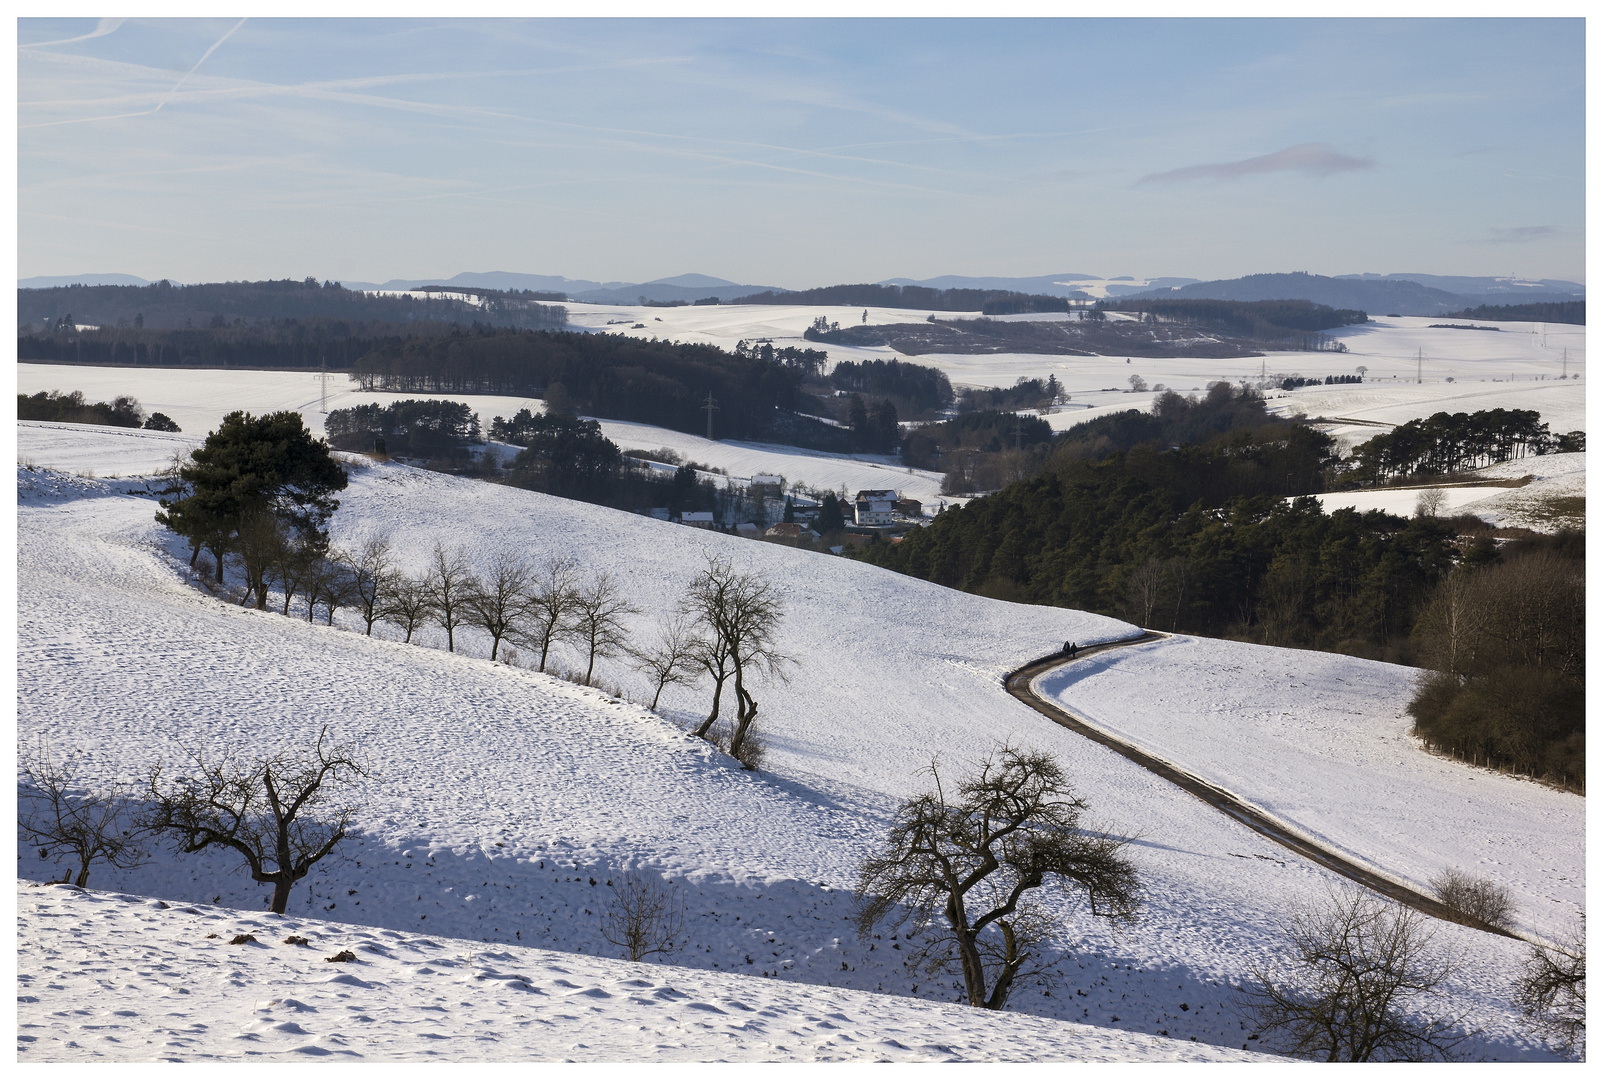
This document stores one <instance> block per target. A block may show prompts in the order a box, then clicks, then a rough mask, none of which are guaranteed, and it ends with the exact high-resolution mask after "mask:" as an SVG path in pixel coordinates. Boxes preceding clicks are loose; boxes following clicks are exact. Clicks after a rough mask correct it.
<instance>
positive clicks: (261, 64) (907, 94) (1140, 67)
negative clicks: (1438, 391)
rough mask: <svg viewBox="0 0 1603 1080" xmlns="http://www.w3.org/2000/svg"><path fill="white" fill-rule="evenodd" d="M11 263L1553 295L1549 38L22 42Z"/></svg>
mask: <svg viewBox="0 0 1603 1080" xmlns="http://www.w3.org/2000/svg"><path fill="white" fill-rule="evenodd" d="M18 35H19V46H20V47H19V52H18V96H19V110H18V127H19V130H18V206H19V210H18V273H19V276H23V277H27V276H33V275H36V274H77V273H91V272H93V273H113V272H116V273H129V274H137V275H139V276H142V277H146V278H159V277H169V278H172V279H174V280H179V281H201V280H219V279H235V278H253V279H254V278H264V277H285V276H293V277H304V276H306V275H308V274H312V275H315V276H317V277H320V278H335V279H342V280H366V281H375V280H377V281H382V280H385V279H387V278H391V277H424V276H431V277H432V276H450V275H452V274H455V273H458V272H460V271H487V270H510V271H518V272H525V273H541V274H563V275H566V276H569V277H576V278H578V277H583V278H593V279H598V280H603V281H607V280H623V281H645V280H649V279H652V278H657V277H664V276H668V275H672V274H679V273H685V272H697V273H705V274H712V275H716V276H719V277H725V278H729V279H732V280H735V281H739V282H742V283H760V284H771V285H778V286H783V287H788V288H804V287H807V286H811V285H821V284H830V283H836V282H843V281H865V280H879V279H883V278H887V277H894V276H905V277H913V278H921V277H931V276H935V275H938V274H972V275H1009V276H1014V275H1016V276H1025V275H1034V274H1045V273H1054V272H1078V273H1089V274H1102V275H1109V276H1111V275H1118V274H1134V275H1147V276H1155V275H1184V276H1190V277H1199V278H1214V277H1233V276H1237V275H1240V274H1247V273H1255V272H1271V271H1286V270H1307V271H1311V272H1314V273H1327V274H1330V273H1356V272H1361V271H1368V272H1378V273H1388V272H1416V273H1434V274H1508V273H1513V274H1519V275H1522V276H1527V277H1560V278H1569V279H1571V280H1584V274H1585V265H1584V263H1585V165H1584V134H1585V130H1584V129H1585V116H1584V99H1585V56H1584V29H1583V24H1582V22H1581V21H1580V20H1578V19H1576V20H1463V21H1430V20H1424V21H1415V20H1384V21H1379V20H1375V21H1371V20H1354V21H1341V20H1334V21H1331V20H1296V21H1261V20H1204V21H1187V20H1105V21H1104V20H1061V21H1056V20H1023V19H1007V20H994V21H988V20H982V21H962V20H930V21H911V20H819V21H791V20H751V21H744V20H743V21H718V20H663V21H647V20H598V21H541V20H537V21H529V22H506V21H499V20H470V21H464V22H451V21H439V22H436V21H421V20H397V21H373V20H327V21H325V20H317V21H301V20H254V19H253V20H249V21H246V22H243V23H241V22H240V21H239V20H237V19H225V20H153V21H142V20H128V21H123V22H115V21H112V20H102V21H101V22H99V23H97V22H96V21H95V20H90V19H42V20H31V19H25V20H21V21H20V22H19V24H18Z"/></svg>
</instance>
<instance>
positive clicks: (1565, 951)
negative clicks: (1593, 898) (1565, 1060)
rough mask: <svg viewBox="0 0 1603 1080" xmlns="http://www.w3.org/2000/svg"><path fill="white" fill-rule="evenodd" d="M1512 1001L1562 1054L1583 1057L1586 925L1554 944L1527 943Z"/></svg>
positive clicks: (1584, 1054)
mask: <svg viewBox="0 0 1603 1080" xmlns="http://www.w3.org/2000/svg"><path fill="white" fill-rule="evenodd" d="M1514 1000H1515V1001H1517V1002H1518V1003H1519V1006H1520V1011H1521V1012H1523V1013H1524V1014H1525V1017H1526V1019H1527V1021H1528V1022H1529V1023H1530V1025H1531V1027H1532V1028H1533V1029H1534V1030H1535V1031H1536V1033H1537V1034H1538V1035H1541V1036H1543V1037H1544V1038H1548V1039H1552V1040H1553V1041H1554V1042H1556V1043H1557V1044H1558V1046H1559V1049H1560V1050H1562V1051H1563V1052H1564V1053H1566V1054H1574V1055H1577V1056H1579V1057H1582V1058H1584V1057H1585V1056H1586V924H1585V923H1584V922H1578V923H1576V924H1575V925H1574V926H1572V927H1571V928H1570V930H1569V933H1567V934H1566V935H1565V938H1564V940H1563V941H1561V942H1559V943H1558V944H1556V945H1547V944H1536V945H1533V946H1531V951H1530V954H1529V955H1528V956H1527V957H1526V959H1525V971H1524V973H1523V974H1522V975H1521V976H1520V978H1519V981H1518V982H1516V983H1515V984H1514Z"/></svg>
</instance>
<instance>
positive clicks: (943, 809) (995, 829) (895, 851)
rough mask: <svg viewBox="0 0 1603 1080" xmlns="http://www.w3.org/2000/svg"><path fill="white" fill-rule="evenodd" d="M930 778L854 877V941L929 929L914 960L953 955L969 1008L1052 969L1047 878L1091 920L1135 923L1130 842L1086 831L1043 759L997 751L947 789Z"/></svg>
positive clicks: (1055, 931)
mask: <svg viewBox="0 0 1603 1080" xmlns="http://www.w3.org/2000/svg"><path fill="white" fill-rule="evenodd" d="M929 773H930V776H931V777H932V778H933V779H934V781H935V788H934V790H933V791H927V792H925V793H923V794H922V795H917V796H914V797H913V798H911V799H909V800H907V801H906V802H904V803H903V804H902V805H901V807H900V808H899V809H898V810H897V812H896V820H895V824H893V825H892V826H891V831H890V835H889V837H888V838H887V839H886V843H885V847H884V849H883V850H882V851H881V852H880V853H879V854H877V855H873V856H870V857H869V858H868V859H866V860H864V862H863V865H862V867H861V868H860V870H859V871H858V876H857V899H858V913H857V930H858V933H859V934H860V935H861V936H863V937H865V938H866V937H867V936H869V934H871V933H872V931H873V929H874V927H875V926H878V925H880V924H882V923H884V924H888V925H890V926H900V925H903V924H906V923H911V924H912V925H913V927H914V930H915V932H916V933H917V934H920V935H925V934H929V933H931V932H933V933H934V938H933V940H932V941H931V942H930V944H929V945H928V946H927V947H926V949H925V951H924V952H922V953H920V954H918V956H917V959H919V960H922V961H924V962H925V963H927V965H928V966H929V967H930V969H931V970H932V971H933V970H937V969H940V968H943V967H946V966H948V965H950V964H951V963H952V962H953V953H954V952H955V954H956V957H955V960H956V964H957V966H958V967H959V968H960V969H961V971H962V975H963V984H964V987H965V988H966V990H967V993H968V1002H969V1004H970V1005H973V1006H975V1007H977V1008H985V1009H1000V1008H1002V1007H1003V1005H1005V1004H1006V1003H1007V998H1008V993H1009V992H1010V991H1011V990H1012V988H1013V985H1014V983H1015V982H1016V981H1017V980H1018V979H1019V978H1021V977H1024V976H1027V975H1030V974H1034V973H1044V972H1045V970H1046V969H1047V967H1049V966H1050V961H1048V960H1046V958H1045V957H1043V955H1042V951H1043V950H1044V949H1045V948H1046V947H1047V946H1048V945H1049V944H1050V942H1051V941H1052V939H1054V938H1056V937H1057V936H1058V935H1059V934H1060V933H1061V930H1060V928H1059V926H1058V924H1057V921H1056V920H1055V919H1053V918H1052V917H1050V915H1049V914H1048V913H1047V912H1046V910H1045V909H1044V908H1042V907H1041V906H1040V905H1039V904H1038V903H1036V902H1035V899H1034V897H1032V896H1031V895H1030V894H1031V893H1032V891H1034V890H1036V889H1038V888H1040V887H1041V886H1043V885H1045V884H1046V883H1047V882H1048V881H1051V882H1053V883H1055V884H1057V885H1058V886H1060V887H1061V888H1062V889H1063V891H1064V892H1065V893H1066V894H1068V895H1071V896H1083V897H1084V898H1085V899H1086V900H1087V901H1088V903H1089V905H1090V908H1091V913H1092V914H1093V915H1099V916H1103V917H1106V918H1110V919H1115V920H1119V921H1126V922H1127V921H1130V920H1133V919H1134V918H1135V917H1136V914H1137V912H1138V911H1139V909H1140V895H1141V888H1140V884H1139V881H1138V879H1137V876H1136V871H1135V867H1134V866H1133V865H1132V864H1131V863H1130V862H1129V861H1128V860H1127V859H1126V858H1125V857H1124V855H1123V849H1124V847H1125V845H1126V844H1128V843H1129V839H1128V838H1126V837H1121V836H1111V835H1107V834H1103V833H1097V832H1092V831H1089V830H1087V829H1085V828H1083V827H1082V825H1081V816H1082V815H1083V814H1084V812H1085V810H1086V804H1085V802H1084V801H1083V800H1082V799H1080V798H1079V797H1078V796H1076V795H1075V794H1074V792H1073V790H1072V788H1071V787H1070V785H1069V782H1068V778H1067V777H1066V776H1065V775H1064V772H1063V769H1062V767H1061V766H1060V765H1059V764H1058V763H1057V760H1056V759H1055V758H1053V756H1052V755H1051V754H1049V753H1046V752H1044V751H1025V750H1019V749H1016V748H1014V747H1012V746H1003V747H1001V748H999V749H998V750H996V752H995V753H993V754H991V755H990V756H988V757H987V758H985V760H984V761H982V762H981V763H980V767H979V770H978V771H977V772H976V773H975V774H974V775H972V776H970V777H968V778H966V779H964V780H962V781H960V782H959V783H958V784H957V787H956V790H955V791H952V792H948V791H947V785H946V784H945V783H944V782H943V781H942V779H941V775H940V771H939V767H938V764H931V765H930V768H929ZM937 916H939V917H941V918H942V919H943V920H944V922H945V924H946V928H945V932H944V933H943V932H941V931H940V930H939V929H938V928H937V927H936V926H935V920H936V918H937Z"/></svg>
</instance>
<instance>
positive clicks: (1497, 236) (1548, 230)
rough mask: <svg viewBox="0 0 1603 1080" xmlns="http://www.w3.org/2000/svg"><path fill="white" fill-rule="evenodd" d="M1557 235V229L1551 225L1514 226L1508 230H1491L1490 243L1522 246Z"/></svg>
mask: <svg viewBox="0 0 1603 1080" xmlns="http://www.w3.org/2000/svg"><path fill="white" fill-rule="evenodd" d="M1557 235H1558V229H1556V228H1554V227H1553V226H1552V225H1515V226H1513V227H1512V228H1508V229H1493V230H1492V236H1491V240H1490V243H1493V244H1524V243H1528V242H1530V241H1532V240H1545V239H1547V238H1548V237H1549V236H1557Z"/></svg>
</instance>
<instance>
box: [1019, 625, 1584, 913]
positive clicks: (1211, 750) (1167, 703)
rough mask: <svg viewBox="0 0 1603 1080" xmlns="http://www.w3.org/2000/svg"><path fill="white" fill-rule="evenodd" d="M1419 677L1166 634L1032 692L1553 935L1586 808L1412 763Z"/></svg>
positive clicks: (1578, 855)
mask: <svg viewBox="0 0 1603 1080" xmlns="http://www.w3.org/2000/svg"><path fill="white" fill-rule="evenodd" d="M1160 672H1161V674H1157V673H1160ZM1416 676H1417V672H1416V671H1415V670H1414V669H1412V668H1405V667H1398V666H1396V665H1394V664H1381V663H1375V662H1373V661H1367V660H1357V659H1353V658H1351V657H1346V656H1337V655H1335V654H1333V653H1322V652H1311V651H1305V650H1298V649H1274V648H1267V647H1264V646H1260V645H1247V644H1243V643H1241V642H1236V641H1218V640H1214V639H1210V638H1193V637H1172V638H1168V639H1165V640H1160V641H1155V642H1151V643H1149V644H1144V645H1135V646H1131V647H1129V648H1126V649H1114V650H1110V651H1107V652H1102V653H1098V654H1096V655H1094V656H1090V657H1087V658H1086V659H1084V660H1081V661H1077V662H1076V663H1073V664H1070V665H1068V666H1067V667H1062V668H1058V669H1056V670H1054V671H1052V672H1049V673H1047V674H1045V675H1042V676H1040V677H1039V678H1037V679H1036V680H1035V686H1036V689H1037V692H1038V693H1040V694H1041V695H1042V696H1044V697H1048V698H1051V699H1054V700H1056V701H1058V702H1059V703H1061V704H1062V705H1063V706H1064V707H1065V708H1067V709H1070V710H1071V711H1073V712H1075V713H1076V714H1077V715H1078V716H1080V717H1082V718H1083V719H1085V720H1088V721H1090V722H1091V723H1092V724H1094V725H1096V726H1097V727H1100V728H1102V729H1103V730H1105V731H1108V732H1110V733H1112V734H1115V735H1117V736H1119V737H1120V738H1121V739H1124V740H1125V741H1127V742H1131V743H1134V744H1135V745H1137V746H1139V747H1141V748H1142V749H1144V750H1146V751H1147V752H1149V753H1151V754H1154V755H1155V756H1157V757H1160V758H1163V759H1165V760H1167V761H1169V762H1171V763H1174V764H1177V765H1180V766H1182V767H1183V768H1185V769H1186V770H1188V771H1189V772H1191V773H1193V774H1195V775H1197V776H1200V777H1201V778H1203V779H1204V780H1207V781H1208V782H1210V783H1212V784H1215V785H1217V786H1219V787H1222V788H1224V789H1225V790H1227V791H1230V792H1233V793H1235V794H1237V795H1240V796H1243V797H1244V798H1246V799H1247V800H1248V801H1250V802H1252V803H1253V804H1254V805H1256V806H1257V807H1258V808H1259V809H1262V810H1265V811H1267V812H1268V813H1269V814H1271V815H1273V816H1274V817H1275V818H1277V819H1279V820H1280V821H1281V822H1283V823H1285V824H1286V825H1288V826H1290V827H1291V830H1292V831H1293V832H1296V833H1299V834H1301V835H1302V836H1304V837H1305V838H1308V839H1311V840H1315V841H1317V842H1319V843H1321V844H1323V845H1324V846H1326V847H1330V848H1334V849H1336V850H1338V851H1341V852H1343V853H1344V854H1346V855H1348V856H1350V857H1352V858H1354V859H1355V860H1356V861H1358V862H1360V863H1363V864H1366V865H1367V866H1368V868H1369V869H1372V870H1375V871H1377V872H1379V873H1380V874H1382V875H1383V876H1386V877H1389V878H1391V879H1392V880H1394V881H1398V882H1401V883H1402V884H1405V885H1409V886H1411V887H1413V888H1415V889H1418V890H1419V891H1421V892H1425V893H1429V891H1430V885H1429V881H1430V878H1431V877H1432V876H1434V875H1435V874H1437V873H1438V872H1440V871H1442V870H1444V869H1448V868H1454V869H1459V870H1464V871H1468V872H1469V873H1471V874H1472V875H1473V876H1475V877H1484V878H1488V879H1490V880H1492V881H1495V882H1497V883H1498V884H1500V885H1503V886H1505V887H1507V888H1508V889H1509V890H1510V891H1511V892H1512V893H1513V895H1514V897H1515V900H1516V903H1517V904H1518V907H1519V910H1518V914H1517V915H1516V925H1518V926H1520V927H1522V928H1524V929H1526V930H1527V931H1529V932H1533V933H1535V934H1539V935H1541V936H1544V937H1549V938H1554V937H1557V936H1558V935H1560V934H1561V933H1562V932H1563V931H1564V929H1565V928H1566V927H1567V926H1568V925H1569V924H1570V923H1571V922H1572V921H1573V920H1574V919H1575V918H1576V916H1578V915H1580V914H1581V913H1582V912H1584V911H1585V908H1586V864H1585V858H1584V856H1585V848H1586V831H1585V825H1586V822H1585V800H1583V799H1581V798H1579V797H1577V796H1575V795H1570V794H1566V793H1563V792H1559V791H1554V790H1552V789H1551V788H1546V787H1543V786H1541V785H1539V784H1535V783H1532V782H1530V781H1526V780H1520V779H1516V778H1514V777H1509V776H1504V775H1502V774H1500V773H1496V772H1492V771H1490V770H1471V771H1466V769H1465V768H1464V767H1463V766H1462V765H1460V764H1459V763H1457V762H1453V761H1449V760H1446V759H1444V758H1440V757H1433V756H1431V755H1429V754H1424V753H1421V752H1420V750H1419V746H1418V743H1417V742H1416V741H1415V740H1414V739H1413V737H1412V736H1411V735H1409V728H1410V726H1411V724H1412V721H1411V720H1410V719H1409V717H1408V714H1407V713H1406V712H1405V711H1404V709H1405V707H1406V705H1407V704H1408V699H1409V698H1410V697H1411V696H1412V695H1413V689H1414V680H1415V678H1416Z"/></svg>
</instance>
